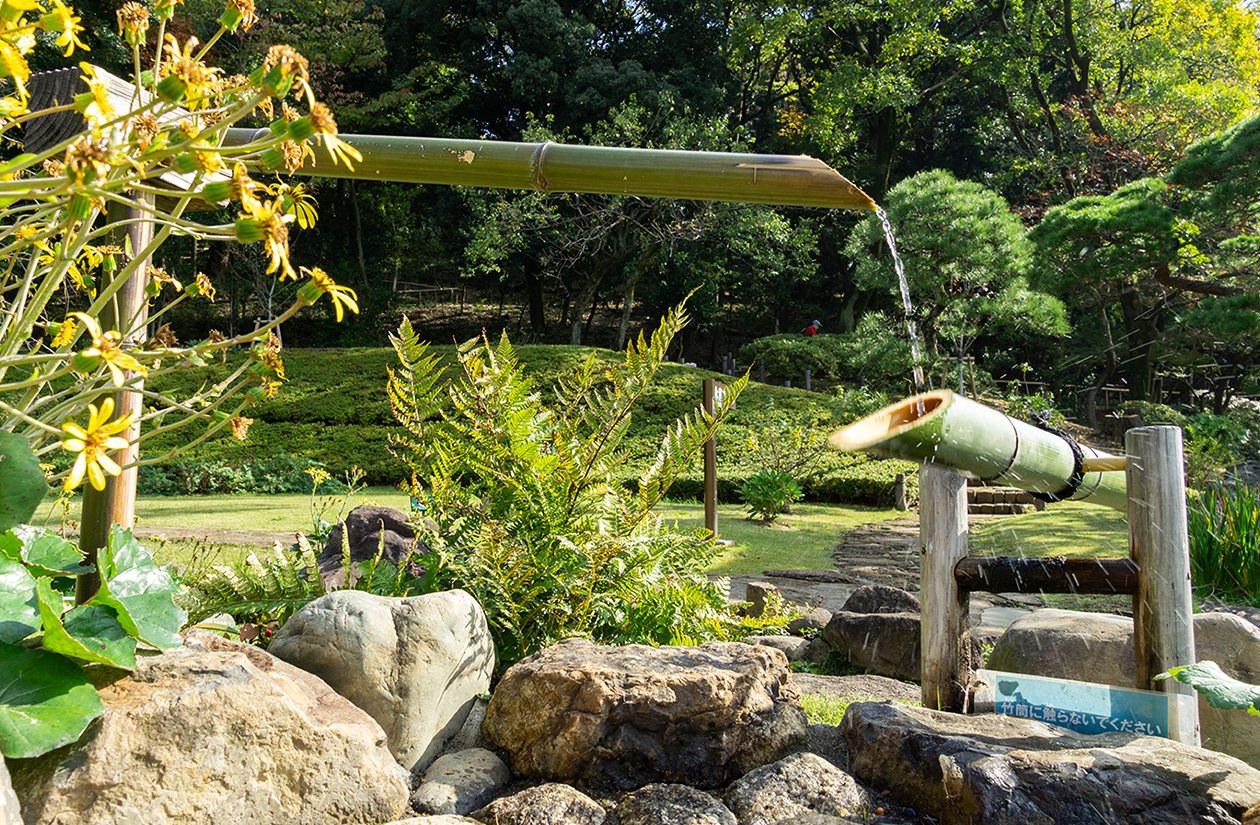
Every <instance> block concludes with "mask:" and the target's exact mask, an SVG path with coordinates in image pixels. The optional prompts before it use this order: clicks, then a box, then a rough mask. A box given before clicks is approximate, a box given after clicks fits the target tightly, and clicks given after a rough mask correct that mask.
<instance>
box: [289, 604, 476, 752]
mask: <svg viewBox="0 0 1260 825" xmlns="http://www.w3.org/2000/svg"><path fill="white" fill-rule="evenodd" d="M268 650H269V651H271V652H272V653H274V654H275V655H276V656H278V657H279V658H281V659H283V660H285V661H286V662H289V663H291V664H294V665H296V666H298V667H300V668H302V669H303V670H307V671H310V672H311V673H314V674H315V675H316V676H319V677H320V678H322V679H323V680H324V681H326V682H327V683H328V684H329V685H331V686H332V687H333V689H334V690H336V691H337V692H338V693H340V694H341V695H342V696H345V697H346V698H347V699H349V700H350V701H351V702H354V703H355V704H356V705H358V706H359V707H361V708H363V710H365V711H367V712H368V714H370V715H371V716H372V718H373V719H375V720H376V721H377V722H379V723H380V725H381V727H382V728H384V729H385V734H386V736H387V737H388V739H389V749H390V751H391V752H392V753H393V754H394V757H395V758H396V759H397V760H398V763H399V764H400V765H402V766H403V767H404V768H406V769H407V770H409V771H412V772H413V773H416V774H418V773H420V772H422V771H423V770H424V769H425V768H427V767H428V766H429V764H430V763H431V762H432V761H433V760H434V759H436V758H437V756H438V754H439V753H440V752H441V750H442V746H443V744H445V742H446V741H447V740H448V739H450V738H451V737H452V736H454V735H455V734H456V733H457V732H458V731H459V729H460V726H461V725H462V724H463V723H464V718H465V717H466V716H467V715H468V713H469V711H470V710H471V709H472V707H473V705H474V704H475V703H476V701H477V697H478V695H480V694H482V693H486V692H487V691H488V690H489V689H490V675H491V673H492V672H493V671H494V644H493V642H492V641H491V639H490V628H489V626H488V625H487V624H486V616H485V613H484V612H483V611H482V609H481V605H479V604H478V603H477V600H476V599H474V598H473V597H472V596H470V595H468V594H467V593H465V592H464V591H462V590H452V591H448V592H445V593H431V594H428V595H424V596H412V597H409V598H392V597H388V596H375V595H372V594H370V593H364V592H361V591H357V590H338V591H336V592H333V593H329V594H328V595H326V596H321V597H320V598H318V599H316V600H315V601H313V602H311V603H310V604H308V605H307V606H306V607H304V608H302V609H301V610H299V611H298V612H297V613H295V614H294V615H293V617H292V618H291V619H289V621H288V622H286V623H285V625H284V626H283V627H282V628H280V630H279V631H278V632H277V633H276V636H275V638H274V639H272V641H271V645H270V646H269V647H268Z"/></svg>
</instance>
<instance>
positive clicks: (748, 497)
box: [739, 470, 804, 521]
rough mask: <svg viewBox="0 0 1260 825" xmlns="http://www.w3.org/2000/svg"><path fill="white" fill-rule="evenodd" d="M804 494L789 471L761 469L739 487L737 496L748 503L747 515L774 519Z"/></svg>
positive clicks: (765, 519) (763, 519)
mask: <svg viewBox="0 0 1260 825" xmlns="http://www.w3.org/2000/svg"><path fill="white" fill-rule="evenodd" d="M803 495H804V491H803V490H802V489H801V485H799V484H797V483H796V479H794V478H792V475H791V474H790V473H785V472H783V471H782V470H763V471H761V472H760V473H754V474H753V475H752V476H750V477H749V478H748V480H747V481H745V482H744V483H743V485H742V486H741V487H740V488H739V497H740V499H742V500H743V502H744V504H746V505H748V514H749V516H756V517H758V518H760V519H761V520H762V521H774V520H775V519H776V518H778V517H779V513H782V512H785V511H786V510H787V508H788V507H789V506H791V504H792V502H794V501H800V499H801V497H802V496H803Z"/></svg>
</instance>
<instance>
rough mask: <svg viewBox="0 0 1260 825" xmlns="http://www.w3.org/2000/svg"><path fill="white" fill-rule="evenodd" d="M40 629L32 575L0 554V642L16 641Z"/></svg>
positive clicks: (12, 560)
mask: <svg viewBox="0 0 1260 825" xmlns="http://www.w3.org/2000/svg"><path fill="white" fill-rule="evenodd" d="M36 630H39V596H38V595H37V594H36V592H35V577H34V576H32V575H31V574H30V572H29V571H28V570H27V569H26V568H25V567H24V566H23V565H22V564H21V562H18V561H16V560H14V559H12V558H10V557H9V556H8V555H6V554H4V553H0V642H16V641H18V640H19V639H25V638H26V637H27V636H29V635H31V634H32V633H34V632H35V631H36Z"/></svg>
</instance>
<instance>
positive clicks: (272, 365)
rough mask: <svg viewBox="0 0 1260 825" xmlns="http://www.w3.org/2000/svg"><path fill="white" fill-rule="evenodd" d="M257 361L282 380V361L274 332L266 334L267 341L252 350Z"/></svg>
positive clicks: (278, 342)
mask: <svg viewBox="0 0 1260 825" xmlns="http://www.w3.org/2000/svg"><path fill="white" fill-rule="evenodd" d="M254 352H255V354H256V355H257V358H258V360H259V361H261V362H262V363H263V364H264V365H265V366H266V367H267V369H268V370H270V371H271V373H272V374H273V375H275V376H276V377H277V378H279V379H281V380H284V361H283V360H281V358H280V339H279V338H277V337H276V334H275V333H274V332H269V333H267V340H266V341H264V342H263V344H262V346H261V347H258V348H256V349H255V350H254Z"/></svg>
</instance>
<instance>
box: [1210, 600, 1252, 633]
mask: <svg viewBox="0 0 1260 825" xmlns="http://www.w3.org/2000/svg"><path fill="white" fill-rule="evenodd" d="M1203 612H1204V613H1232V614H1233V615H1235V616H1238V617H1239V618H1241V619H1246V620H1247V621H1249V622H1251V623H1252V624H1253V625H1255V626H1256V627H1257V628H1260V607H1252V606H1250V605H1246V604H1220V605H1215V606H1213V607H1209V608H1206V609H1204V611H1203Z"/></svg>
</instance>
